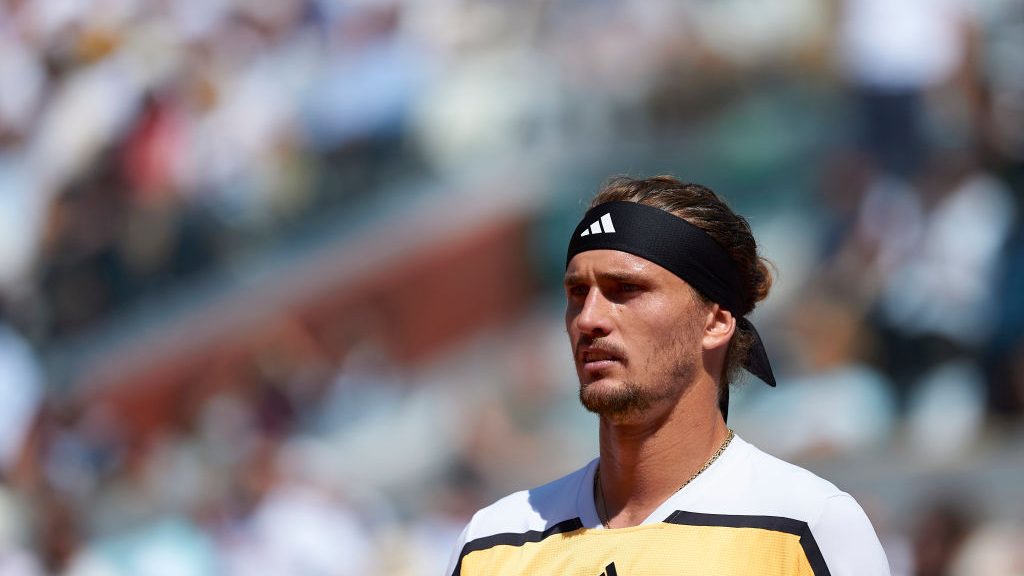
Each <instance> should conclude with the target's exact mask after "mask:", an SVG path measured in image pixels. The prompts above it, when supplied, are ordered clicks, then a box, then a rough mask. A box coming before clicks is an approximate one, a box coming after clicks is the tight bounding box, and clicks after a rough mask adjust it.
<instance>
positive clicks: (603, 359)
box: [578, 346, 622, 373]
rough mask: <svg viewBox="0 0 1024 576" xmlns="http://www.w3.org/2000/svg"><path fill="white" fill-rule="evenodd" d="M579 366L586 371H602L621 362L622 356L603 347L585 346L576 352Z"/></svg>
mask: <svg viewBox="0 0 1024 576" xmlns="http://www.w3.org/2000/svg"><path fill="white" fill-rule="evenodd" d="M578 360H579V363H580V367H581V368H582V369H583V370H584V371H585V372H588V373H594V372H603V371H605V370H608V369H610V368H612V367H613V366H615V365H616V364H621V363H622V358H620V357H619V356H617V355H616V354H614V353H612V352H611V351H609V350H606V349H603V348H596V347H591V346H586V347H583V348H581V349H580V351H579V354H578Z"/></svg>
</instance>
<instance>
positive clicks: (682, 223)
mask: <svg viewBox="0 0 1024 576" xmlns="http://www.w3.org/2000/svg"><path fill="white" fill-rule="evenodd" d="M587 250H619V251H622V252H628V253H630V254H633V255H634V256H639V257H641V258H643V259H645V260H650V261H651V262H654V263H655V264H657V265H659V266H661V267H662V268H665V269H666V270H668V271H669V272H672V273H673V274H675V275H676V276H678V277H680V278H682V279H683V280H685V281H686V282H687V283H688V284H689V285H690V286H692V287H693V288H694V290H696V291H697V292H700V293H701V294H703V295H704V296H706V297H707V298H708V299H710V300H711V301H712V302H716V303H717V304H718V305H719V306H721V307H722V308H725V309H726V310H728V311H729V312H732V314H733V316H735V317H736V326H737V329H741V330H744V331H747V332H749V333H750V334H751V335H752V337H753V345H752V346H751V348H750V354H748V355H747V358H746V360H745V361H744V364H743V367H744V368H745V369H746V370H747V371H748V372H750V373H751V374H753V375H754V376H757V377H758V378H760V379H761V380H763V381H764V382H765V383H766V384H768V385H769V386H775V375H774V374H772V367H771V364H770V363H769V362H768V354H767V352H765V350H764V344H763V343H762V342H761V336H760V335H759V334H758V333H757V330H756V329H755V328H754V325H753V324H751V323H750V320H747V318H746V317H744V316H741V315H740V310H741V303H742V297H741V294H742V293H743V292H742V289H741V286H740V280H739V274H738V273H737V272H736V265H735V263H734V262H733V260H732V258H731V257H730V256H729V253H728V252H726V251H725V248H723V247H722V246H721V245H720V244H719V243H718V242H715V240H714V239H712V238H711V237H710V236H708V235H707V233H705V232H704V231H703V230H701V229H700V228H698V227H696V226H694V225H693V224H690V223H689V222H687V221H686V220H683V219H682V218H679V217H678V216H675V215H673V214H670V213H668V212H665V211H664V210H661V209H659V208H655V207H653V206H647V205H645V204H638V203H636V202H619V201H616V202H606V203H604V204H600V205H598V206H595V207H594V208H591V209H590V210H589V211H587V213H586V215H584V216H583V220H582V221H580V223H579V224H578V225H577V226H576V230H575V231H574V232H573V234H572V239H570V240H569V250H568V253H567V254H566V257H565V266H566V268H568V267H569V261H571V260H572V258H573V256H575V255H577V254H579V253H580V252H586V251H587ZM727 411H728V396H727V391H726V395H725V399H724V406H723V414H726V413H727Z"/></svg>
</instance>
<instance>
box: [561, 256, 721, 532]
mask: <svg viewBox="0 0 1024 576" xmlns="http://www.w3.org/2000/svg"><path fill="white" fill-rule="evenodd" d="M565 291H566V297H567V305H566V313H565V323H566V330H567V332H568V335H569V341H570V344H571V345H572V349H573V359H574V362H575V365H576V372H577V374H578V376H579V380H580V400H581V401H582V402H583V404H584V406H586V407H587V408H588V409H589V410H591V411H593V412H595V413H597V414H598V415H599V417H600V446H601V448H600V457H601V460H600V468H601V489H602V491H603V493H604V503H605V504H606V505H607V512H606V514H607V518H606V520H608V521H609V525H610V526H611V527H612V528H623V527H627V526H636V525H639V524H641V523H642V522H643V521H644V520H645V519H646V518H647V517H648V516H649V515H650V514H651V513H652V512H653V511H654V510H655V509H656V508H657V507H658V506H659V505H660V504H661V503H662V502H664V501H665V500H666V499H667V498H668V497H669V496H671V495H672V494H673V493H674V492H675V491H676V490H677V489H678V488H679V485H680V484H681V483H682V482H683V481H684V480H686V479H687V478H689V477H690V476H691V475H692V474H693V473H694V472H696V471H697V470H698V469H699V468H700V467H701V465H702V464H704V462H705V461H706V460H707V459H708V458H709V457H710V456H711V454H713V453H714V452H715V450H716V449H717V448H718V446H719V445H721V443H722V441H723V440H724V439H725V437H726V435H727V434H728V430H727V428H726V425H725V421H724V420H723V419H722V415H721V413H720V412H719V409H718V395H717V390H718V384H717V382H718V379H719V378H720V376H721V373H722V367H723V365H724V362H725V352H726V349H727V347H728V344H729V339H730V338H731V337H732V334H733V332H734V331H735V326H736V322H735V319H734V318H733V316H732V314H731V313H729V312H728V311H726V310H723V309H722V308H721V307H719V306H718V305H717V304H714V303H709V302H705V301H704V300H702V299H701V298H700V296H699V295H698V294H697V293H696V292H695V291H694V290H693V289H692V288H691V287H690V286H689V285H688V284H687V283H686V282H684V281H683V280H682V279H680V278H679V277H678V276H676V275H675V274H673V273H671V272H669V271H668V270H666V269H664V268H662V267H661V266H659V265H657V264H655V263H653V262H650V261H648V260H645V259H643V258H640V257H638V256H634V255H632V254H628V253H626V252H620V251H617V250H591V251H587V252H581V253H580V254H577V255H576V256H574V257H573V259H572V260H571V261H570V262H569V266H568V268H567V269H566V274H565Z"/></svg>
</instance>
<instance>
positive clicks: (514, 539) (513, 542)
mask: <svg viewBox="0 0 1024 576" xmlns="http://www.w3.org/2000/svg"><path fill="white" fill-rule="evenodd" d="M580 528H583V521H582V520H580V519H579V518H573V519H571V520H565V521H563V522H559V523H558V524H555V525H554V526H551V527H550V528H548V529H547V530H544V531H543V532H541V531H540V530H530V531H529V532H506V533H503V534H495V535H493V536H487V537H485V538H478V539H476V540H473V541H472V542H467V543H466V545H465V546H463V547H462V552H461V553H460V554H459V561H458V563H456V564H455V570H453V571H452V576H459V574H461V573H462V559H463V558H465V557H466V555H468V554H470V553H472V552H477V551H479V550H487V549H488V548H493V547H495V546H502V545H505V546H522V545H523V544H526V543H528V542H540V541H541V540H544V539H545V538H547V537H548V536H553V535H555V534H563V533H565V532H572V531H573V530H579V529H580Z"/></svg>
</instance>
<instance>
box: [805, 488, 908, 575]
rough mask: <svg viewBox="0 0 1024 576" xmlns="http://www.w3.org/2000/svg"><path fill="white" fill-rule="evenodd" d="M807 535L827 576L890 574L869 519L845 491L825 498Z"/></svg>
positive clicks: (880, 545)
mask: <svg viewBox="0 0 1024 576" xmlns="http://www.w3.org/2000/svg"><path fill="white" fill-rule="evenodd" d="M811 534H813V535H814V540H815V541H816V542H817V544H818V549H819V550H820V551H821V555H822V557H824V559H825V564H826V565H827V566H828V570H829V573H830V574H831V576H891V575H890V572H889V561H888V560H887V559H886V557H885V551H884V550H882V544H881V542H879V541H878V536H877V535H876V534H875V529H874V528H873V527H872V526H871V521H870V520H868V517H867V514H865V513H864V510H863V509H862V508H861V507H860V505H859V504H857V501H856V500H854V499H853V497H852V496H850V495H849V494H845V493H843V494H837V495H835V496H831V497H829V498H828V499H827V500H826V501H825V505H824V507H823V508H822V511H821V515H820V516H819V517H818V520H817V521H816V522H815V523H814V524H813V525H812V526H811Z"/></svg>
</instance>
